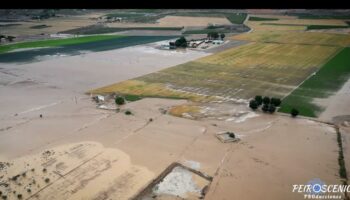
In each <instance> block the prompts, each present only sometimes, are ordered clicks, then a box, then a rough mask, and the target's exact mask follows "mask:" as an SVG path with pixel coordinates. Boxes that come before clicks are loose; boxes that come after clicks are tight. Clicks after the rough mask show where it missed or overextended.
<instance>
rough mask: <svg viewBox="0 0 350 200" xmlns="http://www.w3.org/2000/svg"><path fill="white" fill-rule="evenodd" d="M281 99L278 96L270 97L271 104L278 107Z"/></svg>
mask: <svg viewBox="0 0 350 200" xmlns="http://www.w3.org/2000/svg"><path fill="white" fill-rule="evenodd" d="M281 103H282V101H281V99H279V98H271V104H273V105H274V106H276V107H278V106H279V105H281Z"/></svg>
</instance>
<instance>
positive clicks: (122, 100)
mask: <svg viewBox="0 0 350 200" xmlns="http://www.w3.org/2000/svg"><path fill="white" fill-rule="evenodd" d="M115 103H116V104H117V105H123V104H125V99H124V98H123V97H116V98H115Z"/></svg>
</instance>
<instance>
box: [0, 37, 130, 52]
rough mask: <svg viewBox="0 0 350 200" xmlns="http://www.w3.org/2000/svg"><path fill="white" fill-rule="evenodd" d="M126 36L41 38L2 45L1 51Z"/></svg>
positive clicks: (57, 45)
mask: <svg viewBox="0 0 350 200" xmlns="http://www.w3.org/2000/svg"><path fill="white" fill-rule="evenodd" d="M121 37H126V36H121V35H94V36H85V37H75V38H64V39H53V40H51V39H50V40H40V41H33V42H21V43H15V44H8V45H2V46H0V53H5V52H9V51H12V50H15V49H23V48H38V47H59V46H67V45H73V44H83V43H89V42H95V41H102V40H108V39H113V38H121Z"/></svg>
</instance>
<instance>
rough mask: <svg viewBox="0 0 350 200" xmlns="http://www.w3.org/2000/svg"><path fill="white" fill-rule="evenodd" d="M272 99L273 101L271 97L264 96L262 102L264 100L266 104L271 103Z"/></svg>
mask: <svg viewBox="0 0 350 200" xmlns="http://www.w3.org/2000/svg"><path fill="white" fill-rule="evenodd" d="M270 101H271V100H270V98H269V97H264V98H263V100H262V102H263V103H264V104H269V103H270Z"/></svg>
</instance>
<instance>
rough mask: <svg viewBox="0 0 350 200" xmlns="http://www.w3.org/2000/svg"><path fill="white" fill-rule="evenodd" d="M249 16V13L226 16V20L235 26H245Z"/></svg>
mask: <svg viewBox="0 0 350 200" xmlns="http://www.w3.org/2000/svg"><path fill="white" fill-rule="evenodd" d="M247 16H248V14H247V13H233V14H228V15H226V18H227V19H228V20H229V21H230V22H231V23H233V24H243V22H244V20H245V19H246V18H247Z"/></svg>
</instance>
